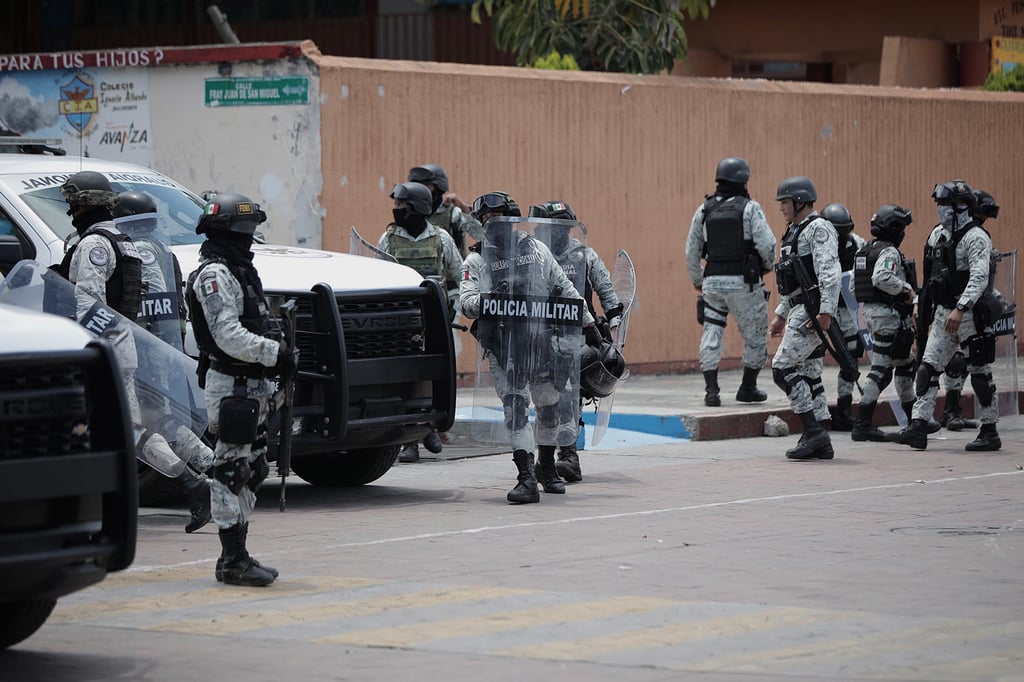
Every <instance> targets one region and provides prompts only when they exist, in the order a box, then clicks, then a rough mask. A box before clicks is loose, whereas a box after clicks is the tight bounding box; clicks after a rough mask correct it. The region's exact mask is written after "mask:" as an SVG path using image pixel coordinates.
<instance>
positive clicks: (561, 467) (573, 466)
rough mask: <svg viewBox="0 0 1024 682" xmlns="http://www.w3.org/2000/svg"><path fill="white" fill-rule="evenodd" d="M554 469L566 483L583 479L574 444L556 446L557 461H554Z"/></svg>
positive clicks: (578, 456)
mask: <svg viewBox="0 0 1024 682" xmlns="http://www.w3.org/2000/svg"><path fill="white" fill-rule="evenodd" d="M555 471H557V472H558V475H559V476H561V477H562V479H563V480H564V481H565V482H566V483H576V482H577V481H582V480H583V471H582V470H581V469H580V455H579V453H578V452H576V446H575V445H563V446H562V447H560V448H558V461H556V462H555Z"/></svg>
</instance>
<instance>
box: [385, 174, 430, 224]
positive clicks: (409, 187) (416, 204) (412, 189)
mask: <svg viewBox="0 0 1024 682" xmlns="http://www.w3.org/2000/svg"><path fill="white" fill-rule="evenodd" d="M388 196H389V197H391V198H392V199H395V200H396V201H404V202H406V203H407V204H408V205H409V208H411V209H412V211H413V213H415V214H416V215H419V216H423V217H427V216H429V215H430V214H431V213H433V212H434V203H433V202H434V197H433V195H431V193H430V188H429V187H427V186H426V185H424V184H422V183H419V182H400V183H398V184H397V185H395V186H394V187H392V188H391V194H389V195H388Z"/></svg>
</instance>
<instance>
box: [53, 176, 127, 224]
mask: <svg viewBox="0 0 1024 682" xmlns="http://www.w3.org/2000/svg"><path fill="white" fill-rule="evenodd" d="M60 193H61V194H63V195H64V201H66V202H68V206H70V207H71V208H72V209H74V208H76V207H78V206H106V207H107V208H110V207H112V206H113V205H114V204H116V203H117V194H115V193H114V188H113V187H111V186H110V180H107V177H106V176H105V175H103V174H102V173H97V172H96V171H78V172H77V173H75V174H74V175H72V176H71V177H70V178H68V179H67V180H65V181H64V184H63V185H61V186H60ZM68 214H69V215H70V211H69V212H68Z"/></svg>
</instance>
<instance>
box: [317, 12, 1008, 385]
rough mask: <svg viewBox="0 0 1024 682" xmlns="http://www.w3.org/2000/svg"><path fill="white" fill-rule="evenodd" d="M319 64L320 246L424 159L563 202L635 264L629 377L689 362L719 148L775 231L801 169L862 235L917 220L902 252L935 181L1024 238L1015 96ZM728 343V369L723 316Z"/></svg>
mask: <svg viewBox="0 0 1024 682" xmlns="http://www.w3.org/2000/svg"><path fill="white" fill-rule="evenodd" d="M723 6H724V5H723ZM315 59H316V62H317V63H318V65H319V68H320V78H321V81H320V92H321V100H322V109H321V112H320V122H321V131H322V138H323V149H322V168H323V193H322V195H321V199H320V203H321V205H322V206H323V210H324V221H323V245H324V247H325V248H329V249H333V250H347V244H348V241H347V240H348V237H347V235H348V230H349V226H350V225H355V226H357V227H358V228H359V230H360V231H361V232H362V233H363V234H364V236H366V237H367V238H368V239H376V238H377V237H378V236H379V235H380V232H381V231H382V230H383V228H384V226H385V225H386V224H387V223H388V221H389V220H390V215H391V213H390V211H391V205H392V202H391V201H390V200H389V199H388V198H387V194H388V191H389V190H390V188H391V186H392V185H393V184H394V183H395V182H400V181H403V180H404V179H405V175H406V172H407V170H408V168H409V167H410V166H412V165H416V164H420V163H428V162H434V163H440V164H441V165H443V166H444V167H445V168H446V169H447V171H448V174H449V176H450V178H451V182H452V188H453V189H454V190H455V191H456V192H458V193H459V194H460V195H461V196H462V197H463V198H464V199H465V200H466V201H467V202H471V201H472V199H473V198H474V197H475V196H476V195H477V194H480V193H483V192H486V191H489V190H495V189H502V190H506V191H508V192H510V193H511V194H512V195H513V196H514V197H515V198H516V199H517V200H518V201H519V203H520V204H521V205H522V206H523V207H524V208H525V207H526V206H528V205H529V204H532V203H537V202H540V201H544V200H547V199H555V198H558V199H565V200H567V201H568V202H570V203H571V204H572V205H573V207H574V208H575V209H576V211H577V214H578V215H579V216H580V218H581V220H583V221H584V222H585V223H586V224H587V226H588V227H589V229H590V235H591V244H592V245H593V246H594V247H595V248H596V249H597V250H598V253H600V254H601V256H602V257H603V258H604V260H605V261H606V262H608V263H610V262H611V261H612V260H613V259H614V256H615V252H616V249H618V248H621V247H624V248H626V249H627V250H628V251H629V253H630V254H631V255H632V257H633V260H634V262H635V263H636V265H637V269H638V272H639V282H638V299H639V307H638V309H637V310H636V313H635V317H634V318H633V322H632V326H631V335H632V339H631V342H630V343H629V349H628V358H629V360H630V363H631V366H632V367H633V368H634V371H647V372H655V371H658V372H661V371H682V370H690V369H693V368H694V367H695V362H696V358H697V347H698V343H699V336H700V332H699V329H698V328H697V326H696V324H695V322H694V318H695V303H694V292H693V289H692V286H691V285H690V282H689V279H688V277H687V275H686V271H685V261H684V243H685V239H686V234H687V231H688V228H689V223H690V219H691V217H692V215H693V211H694V210H695V208H696V207H697V205H698V204H699V203H700V202H701V200H702V197H703V194H704V193H706V192H708V191H710V190H711V189H713V177H714V170H715V166H716V164H717V162H718V160H719V159H720V158H722V157H724V156H729V155H740V156H743V157H745V158H746V159H747V160H748V161H749V162H750V164H751V166H752V169H753V177H752V179H751V183H750V189H751V193H752V195H753V197H754V198H755V199H758V200H759V201H760V202H761V203H762V205H763V207H764V209H765V213H766V215H767V216H768V219H769V222H770V223H771V225H772V228H773V231H774V232H775V233H776V236H777V237H781V235H782V232H783V228H784V225H783V224H782V220H781V217H780V216H779V213H778V210H777V204H776V203H775V201H774V196H775V189H776V186H777V185H778V183H779V181H780V180H782V179H784V178H786V177H788V176H792V175H808V176H810V177H811V178H812V179H813V180H814V181H815V183H816V184H817V187H818V192H819V196H820V197H821V198H822V201H821V202H819V207H820V206H823V205H824V203H827V202H830V201H839V202H843V203H845V204H846V205H847V206H848V207H849V208H850V210H851V212H852V214H853V216H854V219H855V221H856V222H857V225H858V228H857V231H858V232H859V233H861V234H863V235H867V234H868V221H869V220H870V216H871V214H872V212H873V211H874V209H875V208H877V207H878V206H879V205H881V204H885V203H899V204H901V205H903V206H906V207H908V208H911V209H912V210H913V213H914V215H915V216H916V218H917V221H916V222H915V224H914V225H913V226H912V227H911V229H910V233H909V235H908V237H907V240H906V242H905V249H904V250H905V252H906V253H907V254H908V255H910V256H913V257H916V258H918V259H920V254H921V251H922V247H923V242H924V238H925V236H926V234H927V232H928V231H930V228H931V227H932V226H933V225H934V224H935V222H936V212H935V208H934V205H933V203H932V201H931V199H930V197H929V195H930V193H931V190H932V187H933V185H934V184H935V183H936V182H944V181H947V180H950V179H953V178H965V179H966V180H968V181H969V182H970V183H972V184H974V185H975V186H976V187H981V188H984V189H986V190H988V191H989V192H991V193H992V194H993V195H994V196H995V197H996V199H997V200H998V201H999V203H1000V204H1001V206H1002V213H1001V218H1000V219H999V220H998V221H994V222H993V223H991V231H992V234H993V237H994V240H995V242H996V244H997V245H998V246H999V247H1000V248H1002V249H1004V250H1008V249H1012V248H1017V247H1019V246H1021V244H1022V239H1024V238H1022V236H1021V234H1022V233H1021V231H1020V226H1019V221H1020V216H1021V215H1022V212H1024V196H1022V192H1021V189H1020V188H1021V187H1022V186H1024V159H1022V157H1021V155H1020V148H1021V142H1022V136H1024V128H1022V126H1021V124H1020V122H1021V121H1022V120H1024V98H1022V97H1021V96H1020V95H1017V94H1010V93H1006V94H997V93H985V92H975V91H970V92H961V91H955V90H916V89H902V88H879V87H868V86H854V85H821V84H807V83H792V82H789V83H787V82H767V81H746V80H743V81H741V80H716V79H698V78H680V77H675V76H660V77H644V76H630V75H618V74H598V73H572V72H547V71H535V70H527V69H517V68H506V67H480V66H465V65H454V64H437V63H409V62H388V61H379V60H361V59H346V58H337V57H316V58H315ZM1022 283H1024V281H1021V280H1020V279H1019V280H1018V282H1017V285H1018V287H1020V286H1021V284H1022ZM772 284H773V283H772ZM774 303H775V298H774V297H773V299H772V302H771V304H772V305H774ZM726 340H727V344H728V347H727V350H726V356H727V357H728V358H730V359H731V360H730V362H732V363H733V364H735V362H736V359H737V358H738V357H739V355H740V352H741V346H740V340H739V336H738V334H737V333H736V331H735V328H734V326H733V325H730V326H729V328H728V330H727V335H726ZM465 345H466V347H467V348H466V349H464V351H463V353H462V356H461V358H460V364H459V368H460V370H461V371H464V372H465V371H470V369H471V368H472V363H471V357H470V349H471V348H472V344H469V343H467V344H465ZM774 345H775V342H774V341H772V343H771V348H772V350H774Z"/></svg>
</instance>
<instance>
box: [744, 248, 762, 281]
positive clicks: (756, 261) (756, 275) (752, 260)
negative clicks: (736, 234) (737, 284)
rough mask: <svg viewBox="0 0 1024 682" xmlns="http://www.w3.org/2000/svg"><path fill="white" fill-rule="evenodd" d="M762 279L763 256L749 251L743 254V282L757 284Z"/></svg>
mask: <svg viewBox="0 0 1024 682" xmlns="http://www.w3.org/2000/svg"><path fill="white" fill-rule="evenodd" d="M760 281H761V256H759V255H757V254H756V253H748V254H746V255H745V256H743V282H744V283H745V284H757V283H758V282H760Z"/></svg>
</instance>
